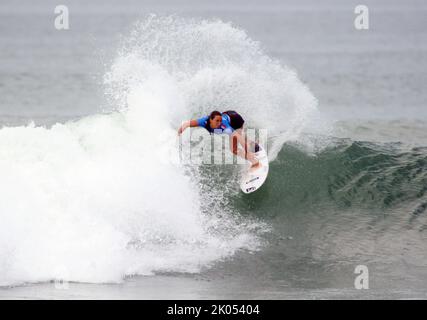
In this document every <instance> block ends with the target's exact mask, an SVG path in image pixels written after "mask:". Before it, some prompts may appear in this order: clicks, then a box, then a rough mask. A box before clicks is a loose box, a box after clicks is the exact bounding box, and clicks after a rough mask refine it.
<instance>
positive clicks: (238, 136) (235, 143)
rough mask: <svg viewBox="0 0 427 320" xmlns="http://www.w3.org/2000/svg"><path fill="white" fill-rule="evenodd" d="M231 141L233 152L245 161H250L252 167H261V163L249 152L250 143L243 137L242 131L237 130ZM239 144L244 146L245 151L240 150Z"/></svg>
mask: <svg viewBox="0 0 427 320" xmlns="http://www.w3.org/2000/svg"><path fill="white" fill-rule="evenodd" d="M230 140H231V141H230V148H231V152H233V153H234V154H235V155H238V156H239V157H241V158H243V159H247V160H249V161H250V162H251V163H252V167H258V166H259V161H258V159H257V158H256V157H255V155H254V153H252V152H250V151H249V150H248V149H249V148H248V143H247V141H246V139H245V137H243V136H242V132H241V130H236V131H235V133H234V134H233V135H231V137H230ZM239 144H240V145H241V146H242V148H243V150H242V149H240V148H239Z"/></svg>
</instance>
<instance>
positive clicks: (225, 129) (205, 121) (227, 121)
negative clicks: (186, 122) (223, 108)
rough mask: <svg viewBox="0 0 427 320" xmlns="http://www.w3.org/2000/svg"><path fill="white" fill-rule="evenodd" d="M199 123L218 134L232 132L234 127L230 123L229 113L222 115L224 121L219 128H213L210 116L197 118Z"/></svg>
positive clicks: (200, 125)
mask: <svg viewBox="0 0 427 320" xmlns="http://www.w3.org/2000/svg"><path fill="white" fill-rule="evenodd" d="M197 125H198V126H199V127H203V128H205V129H206V130H208V131H209V132H210V133H217V134H222V133H225V134H232V133H233V131H234V129H233V128H232V127H231V125H230V117H229V116H228V115H227V114H223V115H222V122H221V125H220V126H219V128H217V129H212V128H211V127H210V126H209V116H206V117H203V118H200V119H197Z"/></svg>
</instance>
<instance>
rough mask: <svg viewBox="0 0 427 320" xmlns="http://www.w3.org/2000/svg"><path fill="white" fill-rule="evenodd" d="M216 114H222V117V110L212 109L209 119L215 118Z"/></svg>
mask: <svg viewBox="0 0 427 320" xmlns="http://www.w3.org/2000/svg"><path fill="white" fill-rule="evenodd" d="M216 116H220V117H222V114H221V112H219V111H216V110H215V111H212V112H211V114H210V115H209V119H211V120H213V119H215V117H216Z"/></svg>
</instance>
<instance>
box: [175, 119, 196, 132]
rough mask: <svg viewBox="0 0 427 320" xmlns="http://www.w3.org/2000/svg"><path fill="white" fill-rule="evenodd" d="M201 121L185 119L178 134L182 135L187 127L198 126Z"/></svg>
mask: <svg viewBox="0 0 427 320" xmlns="http://www.w3.org/2000/svg"><path fill="white" fill-rule="evenodd" d="M198 126H199V123H198V121H197V120H188V121H185V122H184V123H183V124H182V125H181V126H180V127H179V129H178V134H179V135H180V134H181V133H183V132H184V130H185V129H187V128H188V127H198Z"/></svg>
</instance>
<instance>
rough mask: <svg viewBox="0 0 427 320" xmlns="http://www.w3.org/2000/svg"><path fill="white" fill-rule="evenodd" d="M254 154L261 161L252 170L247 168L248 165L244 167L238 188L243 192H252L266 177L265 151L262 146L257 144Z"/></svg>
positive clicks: (266, 159)
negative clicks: (257, 166)
mask: <svg viewBox="0 0 427 320" xmlns="http://www.w3.org/2000/svg"><path fill="white" fill-rule="evenodd" d="M255 156H256V157H257V159H258V160H259V162H260V163H261V167H260V168H258V169H256V170H253V171H250V170H249V168H250V166H249V167H248V168H246V170H245V172H244V173H243V177H242V180H241V181H240V189H242V191H243V192H244V193H252V192H254V191H256V190H258V189H259V188H260V187H261V186H262V185H263V183H264V182H265V180H266V179H267V175H268V157H267V152H265V150H264V148H262V147H261V146H259V151H258V152H256V153H255Z"/></svg>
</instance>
